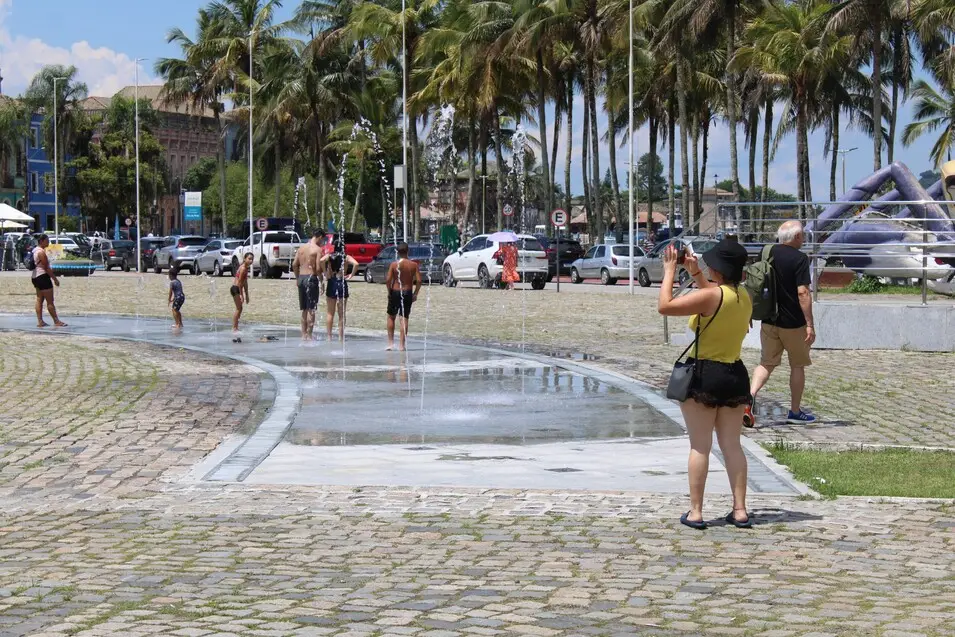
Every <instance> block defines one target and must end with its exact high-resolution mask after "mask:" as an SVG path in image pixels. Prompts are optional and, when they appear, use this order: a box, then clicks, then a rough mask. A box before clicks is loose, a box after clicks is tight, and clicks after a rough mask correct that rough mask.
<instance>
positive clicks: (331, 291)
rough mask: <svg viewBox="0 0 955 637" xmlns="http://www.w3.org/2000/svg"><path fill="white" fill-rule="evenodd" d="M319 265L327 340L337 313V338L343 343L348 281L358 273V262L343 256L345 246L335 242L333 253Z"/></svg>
mask: <svg viewBox="0 0 955 637" xmlns="http://www.w3.org/2000/svg"><path fill="white" fill-rule="evenodd" d="M318 263H319V265H320V266H321V269H322V271H323V272H324V276H325V280H326V282H327V283H326V286H325V297H326V299H325V304H326V306H327V308H328V317H327V320H326V323H325V327H326V328H327V332H328V340H329V341H331V340H332V324H333V323H334V321H335V312H336V311H337V312H338V338H339V340H340V341H341V342H343V343H344V342H345V309H346V307H347V306H348V281H349V280H350V279H351V278H352V277H353V276H355V273H356V272H357V271H358V261H356V260H355V259H354V257H352V256H350V255H348V254H345V244H344V242H341V241H336V242H335V251H334V252H332V253H331V254H326V255H325V256H323V257H322V258H321V259H319V262H318Z"/></svg>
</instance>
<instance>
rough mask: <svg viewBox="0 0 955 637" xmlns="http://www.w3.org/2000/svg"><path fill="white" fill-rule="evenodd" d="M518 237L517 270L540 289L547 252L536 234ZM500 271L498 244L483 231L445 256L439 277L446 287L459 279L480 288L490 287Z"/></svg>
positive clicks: (546, 269) (455, 283)
mask: <svg viewBox="0 0 955 637" xmlns="http://www.w3.org/2000/svg"><path fill="white" fill-rule="evenodd" d="M518 237H519V239H520V242H521V243H520V245H519V246H518V264H517V269H518V273H519V274H520V276H521V280H522V281H530V282H531V287H533V288H534V289H535V290H543V289H544V286H545V285H547V273H548V266H547V253H546V252H544V247H543V246H542V245H541V244H540V241H538V240H537V238H536V237H535V236H533V235H529V234H522V235H518ZM503 270H504V264H503V261H502V260H501V251H500V245H499V244H498V243H497V242H496V241H491V240H490V239H488V235H486V234H482V235H478V236H476V237H474V238H473V239H471V240H470V241H468V242H467V244H465V245H464V246H462V247H461V248H459V249H458V251H457V252H452V253H451V254H450V255H448V256H447V258H445V260H444V265H443V271H442V279H443V281H444V284H445V285H446V286H448V287H453V286H455V285H457V284H458V281H477V282H478V283H479V284H480V285H481V287H482V288H491V287H493V286H494V285H495V284H496V282H498V281H499V280H500V278H501V273H502V272H503Z"/></svg>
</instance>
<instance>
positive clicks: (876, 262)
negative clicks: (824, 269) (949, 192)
mask: <svg viewBox="0 0 955 637" xmlns="http://www.w3.org/2000/svg"><path fill="white" fill-rule="evenodd" d="M890 180H891V181H892V182H894V183H895V190H892V191H890V192H888V193H886V194H884V195H882V196H881V197H879V198H877V199H875V200H874V201H872V203H871V204H869V205H868V206H866V207H865V208H864V209H863V210H861V211H858V212H854V211H857V210H858V206H859V204H858V203H845V202H859V201H870V200H872V197H873V196H874V195H875V194H876V193H877V192H878V191H879V189H880V188H881V187H882V186H883V185H885V184H886V183H887V182H889V181H890ZM943 188H944V186H943V182H942V181H939V182H938V183H936V184H934V185H933V186H931V187H930V188H928V189H927V190H926V189H925V188H923V187H922V185H921V184H919V181H918V178H916V177H915V175H913V174H912V171H910V170H909V169H908V168H907V167H906V166H905V164H902V163H900V162H895V163H893V164H890V165H888V166H886V167H885V168H883V169H881V170H879V171H878V172H875V173H873V174H871V175H869V176H868V177H866V178H865V179H863V180H862V181H860V182H859V183H857V184H856V185H854V186H853V187H852V188H850V189H849V191H848V192H846V193H844V194H843V195H842V197H841V198H840V199H839V201H838V202H836V203H833V204H832V205H830V206H829V207H828V208H826V209H825V210H824V211H823V212H822V214H820V215H819V218H818V219H817V220H815V221H811V222H809V223H808V224H806V232H807V234H809V236H811V237H813V242H814V243H821V246H820V253H821V254H822V255H825V254H826V253H827V252H828V253H830V254H831V255H833V256H840V257H841V258H842V261H843V263H844V264H845V265H846V267H848V268H851V269H853V270H858V271H864V272H866V273H869V274H873V275H875V276H887V277H900V278H906V277H914V278H921V276H922V274H921V272H922V256H921V253H922V248H921V247H920V246H921V245H922V244H932V245H930V246H927V247H926V248H925V251H926V252H928V253H929V254H930V255H932V256H931V258H930V259H929V262H930V263H929V267H928V268H927V269H926V270H925V277H926V278H927V279H941V278H949V277H950V276H951V275H952V274H953V272H955V270H953V266H955V221H953V219H952V217H951V216H950V212H949V211H950V210H951V206H947V205H939V204H938V203H934V202H935V201H937V200H940V199H942V198H943V197H944V190H943ZM895 201H920V202H926V203H917V204H909V205H907V206H905V207H903V208H902V209H901V210H899V209H898V206H893V205H891V204H892V202H895ZM889 211H894V212H895V214H890V213H889ZM948 255H951V256H948Z"/></svg>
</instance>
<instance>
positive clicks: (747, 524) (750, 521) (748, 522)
mask: <svg viewBox="0 0 955 637" xmlns="http://www.w3.org/2000/svg"><path fill="white" fill-rule="evenodd" d="M723 519H724V520H726V521H727V522H728V523H729V524H732V525H733V526H735V527H736V528H737V529H751V528H753V516H751V515H750V514H749V513H747V514H746V521H745V522H740V521H739V520H737V519H736V518H735V517H733V511H730V512H729V514H728V515H727V516H726V517H725V518H723Z"/></svg>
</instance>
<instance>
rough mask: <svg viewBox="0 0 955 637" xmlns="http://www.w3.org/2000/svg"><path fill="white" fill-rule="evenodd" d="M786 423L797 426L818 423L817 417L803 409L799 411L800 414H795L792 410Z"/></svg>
mask: <svg viewBox="0 0 955 637" xmlns="http://www.w3.org/2000/svg"><path fill="white" fill-rule="evenodd" d="M786 422H788V423H792V424H797V425H798V424H800V423H803V424H805V423H810V422H816V417H815V416H813V415H812V414H807V413H806V412H804V411H803V410H802V409H800V410H799V413H798V414H794V413H793V412H792V410H791V409H790V410H789V415H788V416H786Z"/></svg>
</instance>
